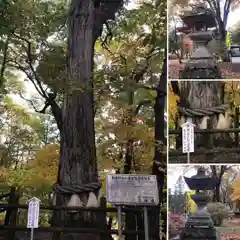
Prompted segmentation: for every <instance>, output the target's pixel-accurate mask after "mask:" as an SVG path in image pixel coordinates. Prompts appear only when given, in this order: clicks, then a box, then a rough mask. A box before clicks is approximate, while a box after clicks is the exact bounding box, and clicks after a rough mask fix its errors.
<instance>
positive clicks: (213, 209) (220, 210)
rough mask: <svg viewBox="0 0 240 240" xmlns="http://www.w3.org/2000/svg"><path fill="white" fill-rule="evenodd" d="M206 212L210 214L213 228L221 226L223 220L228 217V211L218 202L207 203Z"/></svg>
mask: <svg viewBox="0 0 240 240" xmlns="http://www.w3.org/2000/svg"><path fill="white" fill-rule="evenodd" d="M207 210H208V212H209V213H210V215H211V218H212V220H213V223H214V225H215V226H221V225H222V223H223V220H224V219H225V218H227V217H228V215H229V209H228V208H227V207H226V205H225V204H223V203H220V202H214V203H209V204H208V205H207Z"/></svg>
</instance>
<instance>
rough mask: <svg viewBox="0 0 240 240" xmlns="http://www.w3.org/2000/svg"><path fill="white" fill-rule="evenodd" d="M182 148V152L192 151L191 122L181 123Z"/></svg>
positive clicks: (192, 133) (192, 131)
mask: <svg viewBox="0 0 240 240" xmlns="http://www.w3.org/2000/svg"><path fill="white" fill-rule="evenodd" d="M182 150H183V153H191V152H194V125H193V124H191V123H185V124H183V125H182Z"/></svg>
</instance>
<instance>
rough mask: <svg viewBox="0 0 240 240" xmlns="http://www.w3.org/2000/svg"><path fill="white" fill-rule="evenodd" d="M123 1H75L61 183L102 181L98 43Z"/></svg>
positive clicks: (69, 25) (70, 23) (71, 12)
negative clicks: (96, 82)
mask: <svg viewBox="0 0 240 240" xmlns="http://www.w3.org/2000/svg"><path fill="white" fill-rule="evenodd" d="M122 5H123V1H122V0H118V1H89V0H82V1H78V0H72V1H71V4H70V7H69V12H68V22H67V28H68V43H67V73H68V78H67V80H66V89H67V91H66V92H65V96H64V107H63V110H62V118H63V119H62V120H63V125H62V126H63V127H62V132H61V140H60V161H61V163H62V165H61V167H62V169H61V172H60V178H59V180H60V184H61V186H73V185H79V186H81V185H84V184H89V183H98V172H97V161H96V149H95V132H94V100H93V57H94V45H95V41H96V40H97V38H98V37H99V36H100V35H101V33H102V29H103V25H104V24H105V23H106V21H107V20H109V19H114V16H115V13H116V12H117V11H118V10H119V9H120V8H121V7H122ZM95 193H96V194H97V192H95ZM88 194H89V192H83V193H82V195H80V198H81V200H82V201H83V203H84V205H86V204H87V200H88ZM66 201H67V202H68V201H69V196H67V197H65V196H62V198H61V201H60V202H61V204H64V202H66ZM57 203H58V201H57ZM66 218H68V220H69V216H66V215H64V216H62V219H61V220H62V222H64V220H65V219H66ZM85 219H86V218H85ZM82 220H83V219H82V218H78V221H76V220H75V221H70V220H69V221H68V224H69V225H74V226H77V225H79V224H81V223H82ZM84 222H86V221H84ZM87 222H92V224H93V218H91V217H90V218H88V219H87ZM95 224H96V222H95ZM72 235H74V234H72ZM84 238H85V239H96V238H97V236H96V235H95V234H87V235H85V236H84Z"/></svg>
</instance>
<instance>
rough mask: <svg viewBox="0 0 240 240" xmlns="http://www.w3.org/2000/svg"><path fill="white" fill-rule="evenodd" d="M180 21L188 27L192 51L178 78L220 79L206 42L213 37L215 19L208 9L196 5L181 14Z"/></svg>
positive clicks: (219, 73) (218, 70)
mask: <svg viewBox="0 0 240 240" xmlns="http://www.w3.org/2000/svg"><path fill="white" fill-rule="evenodd" d="M181 19H182V21H183V22H184V24H185V25H186V26H187V28H188V29H190V30H189V31H190V33H189V34H188V36H189V37H190V39H191V40H192V41H193V52H192V54H191V56H190V60H189V61H188V62H187V63H186V65H185V68H184V70H183V71H181V72H180V76H179V77H180V79H221V72H220V69H219V68H218V66H217V63H216V61H215V59H214V57H213V56H212V54H211V53H210V52H209V50H208V49H207V44H208V42H209V41H211V40H212V39H213V37H214V31H213V30H209V29H213V28H216V26H217V25H216V20H215V18H214V15H213V13H212V11H211V10H210V9H206V8H204V7H196V8H195V9H193V11H191V12H185V13H184V14H183V15H182V16H181Z"/></svg>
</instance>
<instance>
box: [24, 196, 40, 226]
mask: <svg viewBox="0 0 240 240" xmlns="http://www.w3.org/2000/svg"><path fill="white" fill-rule="evenodd" d="M39 204H40V200H39V199H37V198H32V199H30V200H29V201H28V219H27V228H38V221H39V207H40V206H39Z"/></svg>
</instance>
